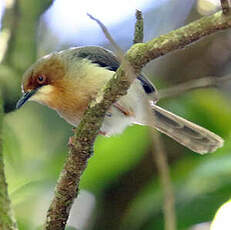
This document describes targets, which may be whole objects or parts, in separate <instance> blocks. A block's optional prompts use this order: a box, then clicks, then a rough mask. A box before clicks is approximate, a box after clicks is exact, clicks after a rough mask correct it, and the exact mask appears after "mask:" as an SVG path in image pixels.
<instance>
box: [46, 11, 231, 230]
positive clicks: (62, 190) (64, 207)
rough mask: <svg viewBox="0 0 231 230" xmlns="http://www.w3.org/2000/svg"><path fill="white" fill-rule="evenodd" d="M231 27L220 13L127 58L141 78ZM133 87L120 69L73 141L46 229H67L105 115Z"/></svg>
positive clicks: (142, 47)
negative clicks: (157, 62)
mask: <svg viewBox="0 0 231 230" xmlns="http://www.w3.org/2000/svg"><path fill="white" fill-rule="evenodd" d="M229 27H231V16H224V15H223V14H222V12H221V11H220V12H218V13H216V14H214V15H212V16H207V17H204V18H202V19H200V20H198V21H195V22H193V23H190V24H189V25H187V26H184V27H182V28H180V29H178V30H175V31H172V32H170V33H168V34H166V35H162V36H160V37H159V38H156V39H153V40H151V41H149V42H147V43H138V44H135V45H133V46H132V47H131V48H130V49H129V51H128V52H127V54H126V55H125V57H126V58H127V60H129V62H130V65H131V66H132V67H133V69H134V71H135V73H136V74H139V73H140V71H141V69H142V67H143V66H144V65H145V64H146V63H148V62H149V61H151V60H153V59H155V58H157V57H159V56H161V55H165V54H167V53H169V52H171V51H174V50H176V49H180V48H183V47H185V46H186V45H188V44H191V43H192V42H194V41H196V40H199V39H200V38H202V37H205V36H207V35H209V34H212V33H215V32H216V31H220V30H224V29H227V28H229ZM130 84H131V81H130V80H128V79H127V77H126V74H125V73H124V71H123V69H122V68H121V67H120V68H119V69H118V70H117V72H116V74H115V75H114V76H113V78H112V79H111V80H110V81H109V82H108V84H107V85H106V86H105V87H104V88H103V89H102V91H101V92H100V93H99V95H98V96H97V98H96V99H95V100H94V101H93V102H91V103H90V105H89V108H88V109H87V111H86V112H85V114H84V116H83V118H82V120H81V122H80V124H79V126H78V128H77V129H76V132H75V135H74V138H73V140H72V142H73V145H71V146H70V149H69V156H68V158H67V161H66V163H65V165H64V169H63V170H62V173H61V175H60V177H59V181H58V183H57V186H56V190H55V195H54V198H53V200H52V203H51V206H50V208H49V210H48V213H47V219H46V225H45V229H47V230H63V229H64V228H65V225H66V222H67V219H68V216H69V212H70V209H71V205H72V203H73V200H74V198H75V197H76V196H77V194H78V190H79V182H80V176H81V175H82V173H83V171H84V169H85V168H86V166H87V160H88V159H89V158H90V156H91V153H92V149H93V145H94V141H95V138H96V136H97V134H98V132H99V129H100V127H101V124H102V122H103V119H104V116H105V113H106V111H107V110H108V109H109V107H110V106H111V105H112V104H113V103H114V102H115V101H116V100H118V98H119V96H122V95H125V94H126V92H127V89H128V88H129V86H130Z"/></svg>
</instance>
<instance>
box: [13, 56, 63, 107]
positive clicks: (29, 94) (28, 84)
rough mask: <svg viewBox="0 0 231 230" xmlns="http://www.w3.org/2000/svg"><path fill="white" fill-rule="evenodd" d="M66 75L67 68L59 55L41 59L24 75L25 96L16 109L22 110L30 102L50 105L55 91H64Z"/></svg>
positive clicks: (23, 90)
mask: <svg viewBox="0 0 231 230" xmlns="http://www.w3.org/2000/svg"><path fill="white" fill-rule="evenodd" d="M66 74H67V67H66V66H65V63H64V61H63V59H62V58H60V56H59V55H58V53H52V54H50V55H47V56H45V57H43V58H41V59H39V60H38V61H37V62H36V63H34V64H33V65H32V66H31V67H30V68H29V69H28V70H27V71H26V72H25V73H24V75H23V80H22V92H23V96H22V97H21V99H20V100H19V101H18V103H17V105H16V108H17V109H18V108H20V107H21V106H22V105H23V104H25V103H26V102H27V101H28V100H34V101H37V102H39V103H42V104H47V105H49V101H50V100H51V97H52V94H54V91H58V90H61V91H62V89H63V86H64V85H65V84H64V79H65V76H66Z"/></svg>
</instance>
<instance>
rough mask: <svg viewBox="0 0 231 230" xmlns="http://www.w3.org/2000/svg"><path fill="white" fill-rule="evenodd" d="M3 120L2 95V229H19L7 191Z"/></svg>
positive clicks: (0, 117) (0, 209)
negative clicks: (3, 150)
mask: <svg viewBox="0 0 231 230" xmlns="http://www.w3.org/2000/svg"><path fill="white" fill-rule="evenodd" d="M2 122H3V103H2V98H1V97H0V229H1V230H17V227H16V222H15V220H14V217H13V214H12V210H11V204H10V199H9V196H8V191H7V183H6V177H5V172H4V162H3V153H2Z"/></svg>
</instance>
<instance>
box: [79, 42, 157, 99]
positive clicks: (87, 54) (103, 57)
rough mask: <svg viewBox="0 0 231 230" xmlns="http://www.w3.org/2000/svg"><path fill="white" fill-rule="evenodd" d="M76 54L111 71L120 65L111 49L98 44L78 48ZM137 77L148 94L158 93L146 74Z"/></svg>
mask: <svg viewBox="0 0 231 230" xmlns="http://www.w3.org/2000/svg"><path fill="white" fill-rule="evenodd" d="M75 55H76V56H77V57H79V58H87V59H89V60H91V62H92V63H96V64H98V65H99V66H101V67H104V68H107V69H109V70H111V71H116V70H117V69H118V68H119V66H120V62H119V61H118V59H117V57H116V56H115V55H114V54H113V53H112V52H111V51H110V50H107V49H104V48H102V47H98V46H84V47H79V48H76V49H75ZM137 79H138V80H139V81H140V83H141V85H142V86H143V89H144V91H145V92H146V93H147V94H150V95H151V94H154V95H156V94H157V90H156V88H155V87H154V85H153V84H152V83H151V81H149V80H148V79H147V78H146V77H145V76H144V75H139V76H138V77H137ZM153 100H155V98H153Z"/></svg>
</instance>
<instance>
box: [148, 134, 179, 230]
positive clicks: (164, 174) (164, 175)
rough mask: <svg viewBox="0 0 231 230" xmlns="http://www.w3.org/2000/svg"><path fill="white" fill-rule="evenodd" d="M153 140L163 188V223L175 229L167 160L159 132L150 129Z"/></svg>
mask: <svg viewBox="0 0 231 230" xmlns="http://www.w3.org/2000/svg"><path fill="white" fill-rule="evenodd" d="M151 135H152V142H153V148H152V149H153V153H152V154H153V159H154V160H155V162H156V165H157V169H158V172H159V176H160V181H161V183H162V187H163V190H164V223H165V230H176V211H175V196H174V191H173V187H172V182H171V177H170V173H169V166H168V160H167V156H166V152H165V150H164V146H163V142H162V139H161V136H160V133H159V132H157V131H156V130H152V132H151Z"/></svg>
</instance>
